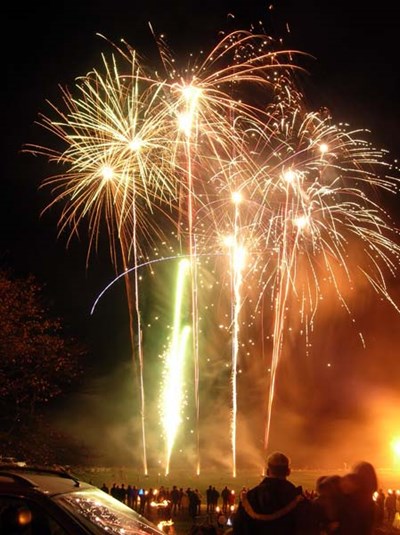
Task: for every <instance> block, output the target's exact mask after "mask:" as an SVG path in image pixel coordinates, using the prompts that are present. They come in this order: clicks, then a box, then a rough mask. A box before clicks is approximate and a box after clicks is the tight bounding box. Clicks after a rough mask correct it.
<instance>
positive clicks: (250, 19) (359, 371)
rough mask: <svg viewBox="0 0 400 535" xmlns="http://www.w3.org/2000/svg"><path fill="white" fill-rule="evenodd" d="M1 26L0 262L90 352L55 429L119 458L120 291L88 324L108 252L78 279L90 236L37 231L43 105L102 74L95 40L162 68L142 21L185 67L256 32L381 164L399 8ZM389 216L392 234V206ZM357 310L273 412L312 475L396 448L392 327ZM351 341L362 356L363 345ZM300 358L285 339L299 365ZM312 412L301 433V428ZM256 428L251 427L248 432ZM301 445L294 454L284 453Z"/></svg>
mask: <svg viewBox="0 0 400 535" xmlns="http://www.w3.org/2000/svg"><path fill="white" fill-rule="evenodd" d="M1 11H2V17H1V20H2V23H3V31H2V36H1V39H2V41H3V42H2V51H3V54H2V60H1V65H2V73H3V83H2V85H1V93H2V99H1V105H2V112H1V116H2V124H3V128H2V138H3V139H2V145H1V150H2V158H1V166H2V172H1V179H2V188H1V196H0V199H1V201H0V202H1V203H2V206H1V210H0V218H1V219H0V228H1V232H0V261H1V264H2V265H3V266H5V267H9V268H11V269H12V270H13V272H14V273H15V274H16V275H20V276H24V275H27V274H28V273H33V274H34V275H35V276H36V277H37V279H38V280H39V281H40V282H41V283H43V284H44V285H45V292H46V297H47V298H48V300H49V302H50V303H51V306H52V307H53V310H54V311H55V313H56V314H57V315H60V316H62V317H63V318H64V319H65V323H66V325H68V328H69V329H70V331H71V332H72V333H74V334H75V335H77V336H79V337H80V338H81V339H82V340H83V341H84V342H85V343H87V345H88V347H89V352H90V355H91V356H90V359H89V360H90V366H91V377H90V379H89V380H86V381H85V382H84V385H83V387H82V388H81V389H80V392H79V393H77V395H76V396H75V398H74V400H73V401H72V402H70V404H68V405H67V406H65V405H63V406H62V407H60V412H59V414H58V416H57V418H59V420H60V421H62V422H63V424H64V425H65V426H67V427H70V428H71V429H72V430H73V431H74V432H77V433H78V434H79V433H80V428H81V426H82V428H84V429H85V434H86V436H87V437H88V438H89V439H90V440H92V439H93V440H94V439H95V437H98V436H99V434H101V433H103V432H104V430H107V432H106V435H105V436H108V437H109V438H108V443H107V447H106V449H107V448H109V450H113V449H114V448H115V447H118V448H120V449H119V452H120V454H121V456H123V455H126V454H127V451H129V447H128V445H127V443H126V441H127V437H129V433H127V430H126V428H127V427H129V417H128V416H127V414H128V413H129V410H130V409H129V406H130V405H129V404H130V403H131V400H130V397H129V389H130V386H129V384H128V383H129V380H128V379H127V370H128V369H129V366H130V361H129V351H127V350H126V345H127V343H128V338H127V318H126V315H127V312H126V303H125V297H124V292H123V286H122V285H119V287H116V288H115V289H113V290H112V291H110V292H109V293H108V294H107V296H106V297H105V298H104V299H103V300H102V301H101V303H100V304H99V306H98V308H97V310H96V313H95V314H94V315H93V316H91V315H90V310H91V308H92V306H93V303H94V300H95V299H96V297H97V296H98V294H99V293H100V292H101V291H102V290H103V288H104V287H105V286H106V285H107V284H108V283H109V282H110V281H111V280H112V279H113V277H114V271H113V268H112V266H111V264H110V261H109V258H108V255H107V251H106V250H104V249H101V250H100V251H99V253H98V255H97V256H94V257H92V258H91V259H90V261H89V265H88V267H87V266H86V250H87V241H86V236H85V235H84V234H83V235H82V236H81V239H80V240H78V239H74V240H73V241H72V242H71V244H70V245H69V247H68V248H67V247H66V245H67V244H66V237H65V236H61V237H59V238H58V237H57V220H58V216H59V212H58V211H57V209H56V208H55V209H54V210H52V211H51V212H50V213H47V214H45V215H43V216H42V217H41V216H40V213H41V211H42V210H43V208H44V207H45V206H46V205H47V204H48V202H49V191H48V190H40V191H39V190H38V186H39V185H40V183H41V181H42V180H43V179H44V178H46V176H47V174H48V169H47V163H46V161H45V159H42V158H35V157H33V156H32V155H30V154H26V153H23V152H21V149H22V148H23V147H24V145H25V144H28V143H37V144H40V143H42V142H43V137H42V136H44V132H43V130H42V129H41V128H40V127H39V126H37V125H36V124H35V121H37V120H38V114H39V113H40V112H46V111H47V110H48V108H47V105H46V100H49V101H50V102H57V101H58V99H59V98H60V93H59V88H58V86H59V84H60V85H61V86H67V85H69V84H72V83H73V81H74V79H75V78H76V77H77V76H80V75H83V74H86V73H87V72H88V71H90V70H91V69H92V68H93V67H94V66H96V65H99V63H100V55H101V53H102V52H103V50H104V48H105V42H104V40H102V39H101V38H100V37H99V36H97V35H96V34H102V35H104V36H105V37H107V38H108V39H110V40H111V41H115V42H117V41H118V40H119V39H120V38H124V39H125V40H126V41H127V42H128V43H129V44H131V45H132V46H133V47H135V48H137V49H138V50H139V51H140V52H141V54H142V55H143V56H144V57H145V58H146V57H148V58H151V57H152V56H154V54H155V53H156V49H155V44H154V40H153V37H152V35H151V32H150V30H149V26H148V23H149V22H151V24H152V26H153V28H154V30H155V32H156V33H164V34H165V35H166V38H167V41H168V43H169V45H170V46H171V48H172V49H173V50H174V51H175V55H176V56H177V57H182V58H184V59H185V58H186V57H187V55H188V54H189V53H190V52H194V53H196V52H197V51H198V50H200V49H201V48H209V47H210V44H211V43H213V42H215V41H216V38H217V35H218V32H219V31H229V30H232V29H235V28H237V29H249V28H250V25H251V24H254V25H256V26H257V27H259V21H261V22H262V25H263V27H264V30H265V32H266V33H267V34H270V35H272V36H273V37H275V38H282V39H283V42H284V43H285V44H286V46H287V47H288V48H289V47H291V48H293V49H298V50H301V51H303V52H307V53H309V54H310V55H312V56H313V57H314V59H310V60H309V61H308V68H309V76H308V78H307V94H306V98H307V101H308V102H309V103H310V106H311V107H312V108H313V109H318V108H319V107H321V106H326V107H328V108H329V109H330V111H331V113H332V115H333V117H334V119H335V122H340V121H345V122H347V123H350V124H351V126H352V127H354V128H361V129H364V128H366V129H368V130H371V132H372V138H373V140H374V143H375V145H376V146H378V147H379V148H385V149H387V150H388V151H389V155H390V156H389V157H388V160H389V161H391V160H395V159H396V158H398V157H400V145H399V138H398V125H399V123H400V105H399V98H398V94H399V87H400V79H399V59H398V36H399V31H400V5H397V3H395V2H393V0H390V1H386V0H382V1H380V2H377V3H376V4H372V5H371V4H368V5H367V4H366V3H365V2H362V1H360V0H354V1H343V0H338V1H335V2H320V1H319V2H317V1H312V0H304V1H298V0H292V1H284V0H282V1H279V0H278V1H277V2H275V3H274V4H271V5H269V4H268V2H263V1H260V0H247V1H236V2H235V1H231V2H229V1H223V2H222V1H218V0H202V1H199V2H192V1H190V0H188V1H187V2H183V1H181V0H175V1H174V0H165V1H164V2H161V1H160V0H157V1H156V0H147V1H144V2H142V3H139V2H137V1H136V0H131V1H129V2H128V1H122V0H114V1H113V2H105V1H104V0H100V1H99V0H97V1H81V2H77V1H76V0H71V1H69V2H60V3H57V4H54V5H53V6H52V7H45V6H44V5H42V4H40V3H28V2H26V1H25V0H23V1H22V2H18V3H14V4H12V3H6V4H4V5H3V6H2V8H1ZM390 210H392V213H393V216H394V218H395V219H396V218H397V216H398V212H397V206H396V203H395V202H393V204H392V206H391V207H390ZM397 286H398V285H396V284H394V283H393V292H394V294H395V296H396V295H397V296H398V297H400V286H399V288H398V287H397ZM355 308H356V313H358V321H359V326H357V328H354V327H352V326H350V328H349V326H348V318H347V319H346V317H344V319H343V318H340V317H338V316H336V315H334V314H333V315H332V317H329V314H328V313H327V312H326V313H325V316H323V317H322V318H321V319H320V320H319V321H318V323H317V325H318V326H319V327H320V328H321V330H322V331H323V334H324V336H322V337H318V338H317V339H316V340H315V343H314V347H313V349H312V354H313V357H312V359H311V360H310V361H309V362H310V364H309V365H310V369H307V370H306V371H307V380H305V375H306V372H305V370H304V366H303V365H302V364H300V363H299V362H297V363H296V362H294V363H293V361H291V364H290V365H289V364H286V365H285V366H283V369H282V373H283V375H284V377H283V379H282V381H283V382H285V383H286V385H287V387H286V388H282V389H281V391H280V394H279V396H278V399H277V416H276V420H274V422H276V424H275V425H276V427H275V435H274V438H273V446H276V447H282V448H285V449H286V450H289V452H290V454H291V456H292V457H293V458H294V460H295V461H297V463H298V464H300V465H307V464H313V463H312V461H310V458H312V459H314V460H315V463H320V464H324V463H325V464H331V465H332V464H333V465H334V464H335V463H337V464H340V463H343V462H347V461H348V460H351V459H350V457H351V455H353V454H354V452H353V451H352V448H354V443H357V444H359V445H360V450H359V451H358V452H357V454H359V456H368V455H371V456H372V455H375V458H374V459H372V460H373V461H374V462H376V463H379V464H380V465H385V463H387V465H390V463H391V462H392V459H390V453H389V449H388V448H386V447H385V444H386V443H388V441H389V439H390V437H391V436H392V434H398V435H400V427H398V429H397V431H396V429H395V422H400V409H399V407H400V371H399V370H400V365H399V362H398V357H399V352H398V347H399V343H400V334H399V331H400V329H399V326H400V317H399V315H398V314H397V313H395V312H393V311H392V309H391V308H390V306H388V305H387V304H386V303H382V302H381V301H380V300H379V299H376V300H374V299H373V298H371V297H369V296H368V297H367V296H366V297H365V298H364V300H360V302H358V303H357V304H356V306H355ZM360 328H361V329H362V330H363V332H364V336H365V339H366V344H367V349H366V350H364V349H363V348H362V347H361V344H360V342H359V337H358V335H357V333H358V331H359V330H360ZM301 343H302V342H301V341H300V342H299V341H296V340H293V348H292V353H293V354H295V353H296V351H299V349H298V344H301ZM327 346H329V349H327ZM335 355H336V356H337V355H339V356H340V357H341V358H340V359H339V360H338V361H337V362H336V367H335V370H336V372H335V374H332V375H328V374H329V373H330V371H327V367H326V364H327V362H328V361H331V360H332V359H333V358H334V356H335ZM128 377H129V374H128ZM310 377H311V378H310ZM285 378H286V379H285ZM299 378H301V380H299ZM321 390H322V391H323V392H324V395H323V396H321V394H320V392H321ZM210 396H212V392H211V393H210ZM264 401H265V400H263V403H264ZM257 403H259V398H257V396H256V395H255V392H249V404H252V405H253V412H252V414H253V415H254V419H256V413H257ZM82 407H84V410H82ZM278 409H279V410H278ZM279 411H280V412H279ZM307 411H308V412H309V416H310V417H309V419H308V420H305V419H304V418H303V416H301V415H304V414H305V413H307ZM83 413H85V414H83ZM100 415H101V417H100ZM94 422H95V423H94ZM378 422H379V426H380V427H378ZM211 425H212V423H211V422H209V426H210V427H209V428H210V429H211ZM251 425H252V423H251V421H249V422H248V425H247V428H248V429H251ZM397 425H399V424H397ZM374 428H375V429H376V432H374V431H373V429H374ZM225 433H226V431H225ZM151 436H152V434H151V433H150V437H151ZM155 436H156V435H154V437H153V440H157V439H156V438H155ZM214 436H215V437H216V448H217V450H218V448H220V449H219V450H218V451H223V450H224V447H223V446H218V445H217V441H218V440H219V439H220V438H221V437H220V436H219V433H218V432H216V433H215V435H214ZM376 436H382V440H381V441H379V440H378V439H377V438H376ZM299 437H300V438H299ZM298 440H300V443H301V444H303V447H302V448H298V447H296V448H295V449H296V451H291V448H292V446H293V444H294V443H295V444H298V443H299V442H298ZM332 441H338V447H337V448H336V450H337V457H335V458H334V459H332V457H330V456H331V455H332V454H331V452H330V451H329V448H328V446H329V445H330V444H332ZM221 442H222V440H221ZM313 443H315V444H317V446H318V454H315V452H314V451H313V448H312V447H311V444H313ZM386 445H387V444H386ZM253 446H254V450H257V444H256V443H254V442H253ZM250 449H252V448H250ZM293 449H294V448H293ZM299 450H301V451H299ZM255 456H256V454H255ZM311 456H312V457H311ZM255 464H256V463H255Z"/></svg>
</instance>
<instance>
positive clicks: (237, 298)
mask: <svg viewBox="0 0 400 535" xmlns="http://www.w3.org/2000/svg"><path fill="white" fill-rule="evenodd" d="M232 197H233V199H232V200H233V202H234V205H235V217H234V233H233V236H232V239H231V243H230V246H231V255H230V256H231V277H232V293H233V299H232V372H231V382H232V417H231V448H232V476H233V477H236V438H237V437H236V435H237V369H238V356H239V331H240V327H239V313H240V309H241V306H242V296H241V285H242V272H243V269H244V258H245V249H244V248H243V247H242V246H241V245H240V238H239V232H240V223H239V204H240V202H241V200H242V199H241V195H240V194H239V193H237V192H235V193H234V194H233V196H232Z"/></svg>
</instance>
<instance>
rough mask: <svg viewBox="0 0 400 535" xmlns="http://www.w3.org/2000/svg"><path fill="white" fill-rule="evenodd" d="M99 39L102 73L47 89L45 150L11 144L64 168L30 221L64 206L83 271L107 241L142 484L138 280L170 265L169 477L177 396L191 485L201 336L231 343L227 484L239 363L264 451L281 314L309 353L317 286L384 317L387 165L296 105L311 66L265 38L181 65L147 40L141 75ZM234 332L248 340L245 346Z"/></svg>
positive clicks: (302, 101)
mask: <svg viewBox="0 0 400 535" xmlns="http://www.w3.org/2000/svg"><path fill="white" fill-rule="evenodd" d="M104 43H105V44H106V45H107V46H110V47H111V52H110V53H109V54H105V53H103V54H102V55H101V60H100V61H99V66H98V67H96V68H94V69H93V70H92V71H91V72H89V73H87V74H85V75H83V76H81V77H79V78H77V79H76V81H75V83H74V86H73V87H72V89H69V88H63V87H61V99H60V103H59V104H54V103H49V107H50V111H49V112H48V113H47V114H44V115H41V116H40V119H39V121H38V122H39V124H40V125H41V126H43V127H44V128H45V129H46V130H47V131H48V132H50V134H51V135H52V136H53V137H54V139H55V142H54V144H53V145H52V146H51V147H49V146H43V145H28V146H27V147H26V149H25V150H26V151H28V152H31V153H34V154H39V155H42V156H45V157H46V158H47V159H48V161H49V162H55V163H56V164H57V165H58V166H59V167H60V168H61V169H62V171H61V172H60V173H59V174H52V175H51V176H49V177H47V178H45V179H44V180H43V182H42V187H45V188H49V189H50V191H51V194H52V199H51V201H50V202H49V204H48V205H47V206H46V207H45V209H44V211H46V210H48V209H49V208H50V207H53V206H54V205H61V207H62V208H61V214H60V217H59V232H60V234H64V233H65V232H67V233H68V236H69V240H70V239H72V238H73V237H74V236H75V235H78V232H80V230H81V228H82V227H83V229H85V231H87V233H88V248H87V250H88V253H87V262H89V261H90V259H91V256H92V255H91V253H92V252H93V251H94V250H95V249H96V248H97V247H98V244H99V241H100V237H102V236H103V235H105V236H106V237H107V238H108V243H109V251H110V255H111V260H112V262H113V265H114V266H115V269H116V272H117V273H120V275H118V276H117V279H119V278H123V279H124V281H125V289H126V297H127V304H128V312H129V318H130V323H129V327H130V339H131V356H132V363H133V366H134V369H135V377H136V378H137V385H136V391H137V392H138V393H139V402H138V411H137V412H138V415H139V417H140V421H141V426H140V427H141V439H142V453H143V471H144V473H145V474H147V473H148V460H147V442H146V436H147V426H148V425H149V423H148V422H149V418H150V415H148V414H146V409H147V405H146V395H147V392H146V381H145V369H146V361H147V359H148V358H149V355H147V354H146V351H145V349H144V348H145V341H146V333H147V331H146V326H145V325H143V321H142V301H141V295H143V294H142V292H143V289H142V288H141V279H142V276H143V272H144V271H145V270H147V271H148V272H149V273H150V274H151V276H150V280H151V277H153V279H156V278H157V277H158V272H157V266H159V265H161V264H163V265H164V270H163V273H164V274H165V266H167V265H168V266H169V267H170V269H171V271H173V270H174V269H176V268H177V266H179V267H178V268H177V269H178V275H177V279H176V280H177V282H176V286H177V289H176V295H175V299H176V304H175V305H174V307H171V309H172V315H173V318H172V320H171V323H172V324H173V327H171V332H172V334H171V335H170V336H169V337H168V339H167V340H166V341H165V351H164V352H163V354H162V355H160V366H161V367H162V368H163V371H162V372H161V373H160V376H162V378H163V384H162V385H161V387H160V406H161V409H160V414H159V415H158V420H159V421H162V422H163V427H161V424H160V433H161V434H162V436H163V438H164V442H165V459H164V462H163V466H164V470H165V473H166V474H168V472H169V470H170V468H171V466H173V460H172V456H173V450H174V444H175V438H176V435H177V433H178V428H179V425H180V424H181V423H182V420H183V419H184V417H185V415H184V411H185V407H186V406H187V402H188V398H190V397H191V398H192V402H193V405H194V407H195V410H194V412H195V417H194V420H195V422H194V423H193V430H194V432H193V434H192V435H191V437H190V439H191V440H193V441H194V443H195V449H196V455H197V466H196V472H197V473H198V474H199V473H200V469H201V454H200V443H201V439H202V437H201V436H200V432H199V428H200V427H199V422H200V420H201V408H202V390H201V388H200V385H201V380H202V375H203V373H204V370H205V369H207V366H209V361H210V360H212V351H211V349H210V347H209V346H208V345H207V343H208V342H207V340H210V339H211V338H212V340H213V345H214V346H216V347H217V348H218V347H220V348H222V347H223V346H224V347H225V346H226V343H227V340H228V342H229V346H230V348H231V350H230V354H229V358H227V360H226V367H227V368H228V369H229V374H230V380H229V381H227V384H226V389H227V390H229V393H230V394H229V396H230V408H229V414H230V437H229V450H230V451H231V468H232V474H233V476H235V475H236V470H237V467H236V457H237V451H236V449H237V420H238V411H239V408H238V401H239V400H240V395H241V394H240V388H238V381H239V377H240V374H241V373H242V370H245V366H243V364H244V363H245V362H246V361H248V360H249V359H253V360H254V359H260V360H261V359H262V360H263V362H264V363H265V362H267V363H268V364H267V365H266V366H265V365H263V367H262V369H263V371H264V373H265V381H266V383H265V384H266V389H265V396H264V397H263V399H260V400H259V407H260V418H261V419H262V420H263V429H264V432H263V434H264V437H263V444H264V449H265V450H267V449H268V445H269V440H270V433H271V428H272V427H273V425H272V424H273V418H272V413H273V402H274V393H275V385H276V377H277V370H278V368H279V363H280V359H281V356H282V350H283V347H284V345H285V343H288V340H287V337H286V336H285V335H286V333H287V329H288V311H289V310H291V311H292V313H293V310H295V315H296V317H297V319H298V323H299V325H300V326H301V327H299V336H300V331H301V333H302V335H303V337H304V338H305V340H306V343H307V340H308V337H309V333H310V332H311V330H312V328H313V324H314V320H315V317H316V314H317V312H318V307H319V306H320V303H321V301H322V300H323V299H324V296H325V292H326V291H327V288H328V287H329V288H330V293H329V298H330V299H331V298H332V296H335V297H336V299H337V300H338V301H339V303H340V304H341V306H342V307H343V308H344V309H345V310H346V311H347V312H348V315H349V317H350V318H352V311H351V308H350V306H349V303H348V299H347V292H348V290H349V289H351V288H352V287H353V283H354V281H355V280H358V279H360V278H364V279H365V280H366V281H367V282H368V284H369V285H370V286H371V287H372V288H373V289H374V290H375V291H376V293H377V294H378V295H379V296H380V297H384V298H385V299H387V300H388V301H389V302H390V303H391V304H392V305H393V306H394V307H395V308H396V310H398V308H397V304H396V303H395V302H394V301H393V300H392V298H391V296H390V295H389V292H388V290H387V282H386V279H387V277H395V276H396V274H397V266H398V262H399V244H398V231H397V229H396V226H395V225H394V224H393V222H392V221H391V218H390V216H389V214H388V212H387V211H386V210H385V209H384V207H383V206H381V202H380V199H381V198H382V197H385V196H388V195H396V194H397V193H398V184H399V179H398V177H397V176H396V173H397V170H396V169H393V168H392V166H391V165H389V164H388V163H387V162H386V161H385V154H386V153H385V152H384V151H381V150H377V149H375V148H374V147H373V146H372V145H371V143H370V142H369V141H368V140H367V135H366V132H365V131H363V130H351V129H350V128H349V127H348V126H347V125H343V124H335V122H334V120H333V118H332V117H331V114H330V112H329V110H327V109H320V110H317V111H313V110H309V109H308V108H307V105H306V98H305V97H304V95H303V94H302V91H301V90H300V88H299V87H298V83H297V80H298V77H299V75H300V74H301V73H302V72H303V71H304V69H303V67H302V66H301V62H302V59H303V58H305V57H306V56H307V54H304V53H302V52H299V51H294V50H285V49H283V48H282V46H281V44H280V43H279V42H277V41H275V40H274V39H273V38H271V37H270V36H268V35H265V34H264V33H262V32H261V33H259V34H257V33H254V32H249V31H244V30H239V31H234V32H231V33H229V34H225V35H222V37H220V39H219V41H218V42H217V43H216V45H215V46H214V47H213V48H212V49H211V50H210V51H209V52H206V53H205V52H203V51H201V52H199V54H198V57H197V59H194V56H193V55H190V57H189V61H187V60H186V61H185V60H181V59H180V58H177V57H175V56H174V55H173V54H172V53H171V51H170V50H169V47H168V46H167V44H166V43H165V41H164V40H163V37H162V36H161V37H160V38H155V43H156V48H157V51H158V53H159V61H157V62H156V63H157V64H154V65H149V64H146V63H145V62H143V61H142V59H141V57H140V54H139V52H138V51H137V50H135V49H134V48H133V47H132V46H131V45H129V44H128V43H126V42H124V41H122V42H121V43H120V44H118V45H116V44H115V43H110V42H109V41H108V40H107V39H105V40H104ZM183 259H185V262H184V263H182V261H183ZM117 279H116V280H117ZM113 282H115V281H113ZM148 284H149V283H148ZM110 285H111V284H110ZM168 287H169V286H168ZM148 291H149V292H150V291H151V290H150V289H149V290H148ZM153 299H154V297H153ZM170 299H173V297H172V295H171V296H170ZM207 317H212V321H209V322H208V323H207V329H204V324H205V322H206V321H207V320H206V318H207ZM246 325H247V326H249V325H250V326H251V329H252V330H253V332H256V333H257V340H251V341H250V342H249V340H247V341H246V344H245V343H244V337H245V336H247V335H248V334H247V331H248V327H245V326H246ZM205 330H207V334H206V333H205ZM267 339H268V340H269V341H270V343H269V344H266V343H265V341H266V340H267ZM247 346H248V347H249V349H248V350H246V349H244V348H245V347H247ZM221 351H222V349H221ZM206 355H207V358H206ZM185 370H186V372H185ZM189 370H190V373H189ZM174 395H176V396H177V397H176V399H174ZM185 398H186V401H185ZM174 411H175V412H174ZM151 418H152V419H154V414H152V415H151ZM171 422H172V423H171ZM170 426H173V428H172V427H171V428H170Z"/></svg>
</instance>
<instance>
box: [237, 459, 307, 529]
mask: <svg viewBox="0 0 400 535" xmlns="http://www.w3.org/2000/svg"><path fill="white" fill-rule="evenodd" d="M289 474H290V466H289V459H288V457H287V456H286V455H284V454H283V453H280V452H275V453H272V454H271V455H270V456H269V457H268V459H267V477H265V478H264V479H263V480H262V481H261V483H260V484H259V485H257V486H256V487H253V488H252V489H250V490H249V491H248V492H247V493H246V494H243V496H242V501H241V503H240V505H239V507H238V510H237V513H236V515H235V516H234V518H233V534H234V535H267V534H272V535H292V534H294V533H296V528H297V516H296V508H297V506H298V504H299V503H300V502H301V501H303V500H304V497H303V496H302V493H301V488H299V487H296V486H295V485H294V484H293V483H291V482H290V481H288V480H287V477H288V476H289Z"/></svg>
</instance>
